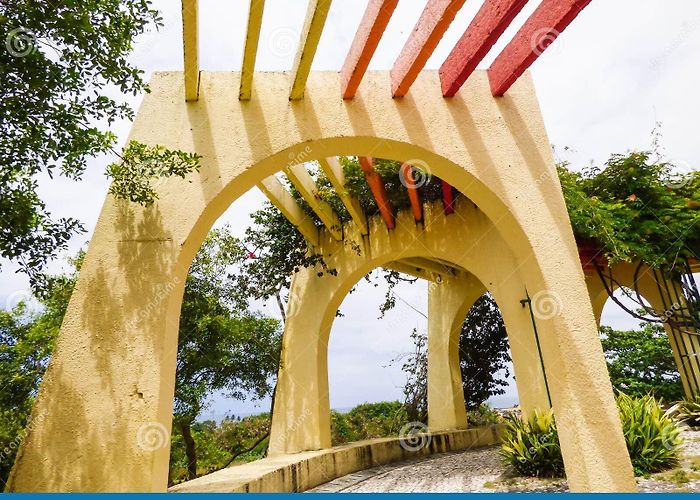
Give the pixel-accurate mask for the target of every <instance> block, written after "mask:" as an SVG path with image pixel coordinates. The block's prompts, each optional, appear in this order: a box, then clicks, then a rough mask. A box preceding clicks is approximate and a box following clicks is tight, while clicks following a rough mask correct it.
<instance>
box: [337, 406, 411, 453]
mask: <svg viewBox="0 0 700 500" xmlns="http://www.w3.org/2000/svg"><path fill="white" fill-rule="evenodd" d="M408 420H409V419H408V413H407V411H406V407H405V406H404V405H403V404H402V403H400V402H398V401H391V402H387V401H384V402H381V403H364V404H361V405H358V406H356V407H355V408H353V409H352V410H350V411H349V412H348V413H338V412H335V411H334V412H331V432H332V443H333V445H334V446H335V445H337V444H343V443H351V442H353V441H361V440H363V439H373V438H381V437H389V436H398V435H399V431H400V430H401V427H403V426H404V425H405V424H406V423H408Z"/></svg>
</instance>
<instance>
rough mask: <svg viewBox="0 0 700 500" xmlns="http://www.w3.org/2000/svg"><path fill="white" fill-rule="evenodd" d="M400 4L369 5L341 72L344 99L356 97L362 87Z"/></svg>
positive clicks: (374, 0)
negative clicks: (363, 80)
mask: <svg viewBox="0 0 700 500" xmlns="http://www.w3.org/2000/svg"><path fill="white" fill-rule="evenodd" d="M398 3H399V0H370V2H369V4H367V9H365V15H364V16H362V21H361V22H360V26H359V27H358V28H357V32H355V38H354V39H353V41H352V45H351V46H350V51H349V52H348V55H347V57H346V58H345V63H343V68H342V69H341V70H340V84H341V90H342V93H343V99H352V98H353V97H355V92H357V87H359V86H360V82H361V81H362V77H363V76H364V75H365V71H367V67H368V66H369V62H370V60H371V59H372V56H373V55H374V51H375V50H377V45H379V41H380V40H381V39H382V35H383V34H384V30H385V29H386V25H387V24H389V20H390V19H391V15H392V14H393V13H394V9H396V4H398Z"/></svg>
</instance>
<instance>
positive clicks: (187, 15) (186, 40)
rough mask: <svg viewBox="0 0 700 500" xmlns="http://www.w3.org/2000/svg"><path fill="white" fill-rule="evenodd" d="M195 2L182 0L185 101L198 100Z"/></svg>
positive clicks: (197, 35) (196, 8) (197, 26)
mask: <svg viewBox="0 0 700 500" xmlns="http://www.w3.org/2000/svg"><path fill="white" fill-rule="evenodd" d="M198 14H199V11H198V6H197V0H182V51H183V54H184V59H185V70H184V73H185V100H186V101H196V100H197V99H199V33H198V31H199V21H198Z"/></svg>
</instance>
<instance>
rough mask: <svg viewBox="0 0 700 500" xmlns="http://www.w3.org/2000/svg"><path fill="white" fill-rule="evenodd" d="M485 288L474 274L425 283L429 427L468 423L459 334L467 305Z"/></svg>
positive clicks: (458, 427)
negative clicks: (460, 363)
mask: <svg viewBox="0 0 700 500" xmlns="http://www.w3.org/2000/svg"><path fill="white" fill-rule="evenodd" d="M485 292H486V289H485V288H484V285H482V284H481V282H480V281H479V280H477V279H476V278H475V277H474V276H473V275H471V274H468V273H460V274H458V275H457V276H454V277H449V278H446V279H443V280H442V281H441V282H433V283H430V285H429V286H428V426H429V428H430V430H431V431H443V430H450V429H463V428H466V427H467V412H466V410H465V406H464V391H463V389H462V372H461V370H460V367H459V336H460V333H461V331H462V324H463V323H464V319H465V317H466V315H467V312H468V311H469V308H470V307H471V306H472V305H473V304H474V302H476V300H477V299H478V298H479V297H481V296H482V295H483V294H484V293H485Z"/></svg>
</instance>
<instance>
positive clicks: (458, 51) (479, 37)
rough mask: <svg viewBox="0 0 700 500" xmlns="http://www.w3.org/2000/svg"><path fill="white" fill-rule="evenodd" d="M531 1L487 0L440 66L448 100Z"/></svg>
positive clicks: (441, 81) (445, 95)
mask: <svg viewBox="0 0 700 500" xmlns="http://www.w3.org/2000/svg"><path fill="white" fill-rule="evenodd" d="M527 1H528V0H486V1H485V2H484V4H483V5H482V6H481V8H480V9H479V12H477V13H476V16H474V19H473V20H472V22H471V23H470V24H469V27H468V28H467V30H466V31H465V32H464V34H463V35H462V38H460V39H459V41H458V42H457V44H456V45H455V46H454V48H453V49H452V52H450V55H449V56H447V59H445V62H444V63H442V66H440V84H441V86H442V95H443V96H444V97H452V96H454V95H455V94H456V93H457V91H458V90H459V89H460V87H461V86H462V85H463V84H464V82H465V81H467V78H469V75H471V74H472V72H473V71H474V70H475V69H476V67H477V65H478V64H479V63H480V62H481V61H482V60H483V59H484V57H486V54H488V53H489V51H490V50H491V47H493V45H494V44H495V43H496V42H497V41H498V39H499V38H500V37H501V35H502V34H503V32H504V31H505V30H506V28H508V26H510V23H512V22H513V19H515V16H517V15H518V13H519V12H520V11H521V10H522V8H523V7H524V6H525V4H526V3H527Z"/></svg>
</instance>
